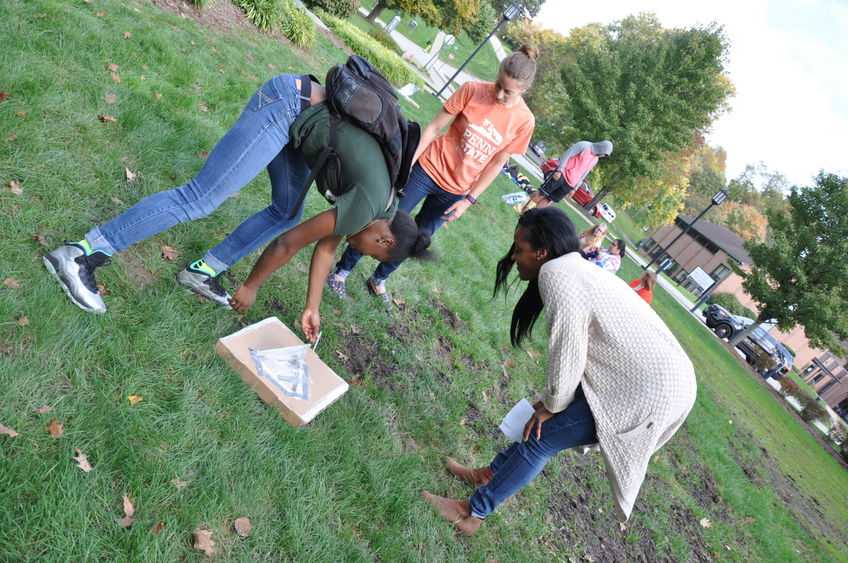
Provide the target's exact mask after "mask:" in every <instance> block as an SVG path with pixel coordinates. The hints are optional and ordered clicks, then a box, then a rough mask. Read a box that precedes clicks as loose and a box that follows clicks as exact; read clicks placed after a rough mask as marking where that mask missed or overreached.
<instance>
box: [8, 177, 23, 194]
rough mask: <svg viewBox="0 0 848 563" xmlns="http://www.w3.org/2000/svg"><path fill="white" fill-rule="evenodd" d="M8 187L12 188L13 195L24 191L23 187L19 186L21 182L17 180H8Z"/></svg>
mask: <svg viewBox="0 0 848 563" xmlns="http://www.w3.org/2000/svg"><path fill="white" fill-rule="evenodd" d="M8 185H9V189H11V190H12V193H13V194H15V195H21V194H22V193H24V189H23V188H22V187H21V183H20V182H19V181H17V180H9V184H8Z"/></svg>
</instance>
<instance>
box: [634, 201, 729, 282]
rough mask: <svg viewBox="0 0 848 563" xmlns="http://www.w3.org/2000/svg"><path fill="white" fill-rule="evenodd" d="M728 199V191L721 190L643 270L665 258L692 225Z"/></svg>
mask: <svg viewBox="0 0 848 563" xmlns="http://www.w3.org/2000/svg"><path fill="white" fill-rule="evenodd" d="M726 199H727V190H720V191H719V192H718V193H716V195H714V196H713V199H712V201H710V204H709V205H708V206H707V208H706V209H704V210H703V211H701V214H700V215H698V216H697V217H695V219H694V220H693V221H692V222H691V223H689V224H688V225H687V226H686V228H685V229H683V230H682V231H680V234H678V235H677V236H676V237H674V240H673V241H671V242H670V243H669V245H668V246H666V247H665V248H661V249H660V251H659V252H658V253H657V255H656V256H654V257H653V258H651V261H650V262H648V263H647V264H645V265H644V266H642V269H643V270H647V269H648V268H650V267H651V264H653V263H654V262H656V261H657V260H659V259H660V258H662V257H663V256H664V255H665V254H666V253H667V252H668V251H669V250H671V247H672V246H673V245H674V243H675V242H677V241H678V239H680V237H682V236H683V235H685V234H686V233H687V232H688V231H689V229H691V228H692V225H694V224H695V223H697V222H698V219H700V218H701V217H703V216H704V214H705V213H706V212H707V211H709V210H710V209H712V208H713V206H716V205H721V204H722V203H724V201H725V200H726ZM661 269H662V268H658V269H657V273H659V271H660V270H661Z"/></svg>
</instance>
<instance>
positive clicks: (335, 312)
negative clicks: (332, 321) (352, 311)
mask: <svg viewBox="0 0 848 563" xmlns="http://www.w3.org/2000/svg"><path fill="white" fill-rule="evenodd" d="M333 314H334V315H341V314H342V310H341V309H333Z"/></svg>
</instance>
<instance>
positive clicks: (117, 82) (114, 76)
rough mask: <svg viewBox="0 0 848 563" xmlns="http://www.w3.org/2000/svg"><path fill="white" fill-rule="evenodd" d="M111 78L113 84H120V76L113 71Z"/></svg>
mask: <svg viewBox="0 0 848 563" xmlns="http://www.w3.org/2000/svg"><path fill="white" fill-rule="evenodd" d="M111 76H112V82H114V83H115V84H120V83H121V77H120V76H118V73H117V72H114V71H113V72H112V73H111Z"/></svg>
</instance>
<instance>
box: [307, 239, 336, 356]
mask: <svg viewBox="0 0 848 563" xmlns="http://www.w3.org/2000/svg"><path fill="white" fill-rule="evenodd" d="M341 241H342V237H341V235H330V236H326V237H324V238H322V239H321V240H319V241H318V244H316V245H315V250H313V251H312V263H311V264H310V265H309V289H308V290H307V293H306V308H304V310H303V314H302V315H301V317H300V326H301V328H302V329H303V334H304V335H306V338H307V339H308V340H311V341H312V342H315V339H316V338H318V332H319V331H320V330H321V316H320V314H319V309H320V305H321V295H322V294H323V292H324V280H325V279H326V278H327V274H329V273H330V270H331V269H332V268H333V260H335V259H336V248H338V246H339V243H340V242H341Z"/></svg>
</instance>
